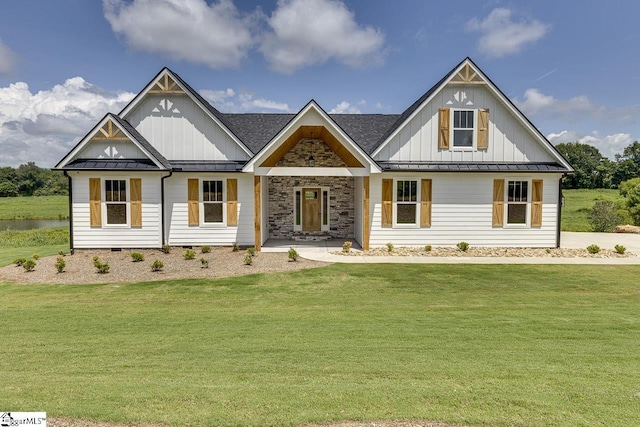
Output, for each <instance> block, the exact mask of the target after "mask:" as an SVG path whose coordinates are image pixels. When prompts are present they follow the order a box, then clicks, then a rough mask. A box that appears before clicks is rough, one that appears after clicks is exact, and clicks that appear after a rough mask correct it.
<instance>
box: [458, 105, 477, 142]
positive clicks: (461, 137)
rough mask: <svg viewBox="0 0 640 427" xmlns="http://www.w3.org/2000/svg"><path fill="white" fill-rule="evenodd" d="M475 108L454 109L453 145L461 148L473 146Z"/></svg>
mask: <svg viewBox="0 0 640 427" xmlns="http://www.w3.org/2000/svg"><path fill="white" fill-rule="evenodd" d="M474 116H475V112H474V110H454V111H453V146H454V147H459V148H472V147H473V134H474V131H475V127H474V119H475V117H474Z"/></svg>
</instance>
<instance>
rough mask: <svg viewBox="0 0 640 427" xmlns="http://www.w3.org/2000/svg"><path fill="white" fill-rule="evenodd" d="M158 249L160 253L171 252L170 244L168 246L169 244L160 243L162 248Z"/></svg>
mask: <svg viewBox="0 0 640 427" xmlns="http://www.w3.org/2000/svg"><path fill="white" fill-rule="evenodd" d="M160 251H161V252H162V253H165V254H169V253H171V246H169V245H162V249H160Z"/></svg>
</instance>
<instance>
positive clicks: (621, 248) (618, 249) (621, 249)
mask: <svg viewBox="0 0 640 427" xmlns="http://www.w3.org/2000/svg"><path fill="white" fill-rule="evenodd" d="M614 249H615V250H616V252H617V253H619V254H620V255H624V253H625V252H626V251H627V248H625V247H624V246H622V245H615V246H614Z"/></svg>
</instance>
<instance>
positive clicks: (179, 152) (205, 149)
mask: <svg viewBox="0 0 640 427" xmlns="http://www.w3.org/2000/svg"><path fill="white" fill-rule="evenodd" d="M125 119H127V120H128V121H129V123H131V125H132V126H133V127H134V128H136V130H137V131H138V132H140V134H142V136H144V137H145V138H146V139H147V141H149V142H150V143H151V145H153V146H154V147H155V148H156V150H158V151H159V152H160V154H162V155H163V156H164V157H166V158H167V159H171V160H247V159H248V158H249V156H248V155H247V153H245V152H244V150H242V148H241V147H240V146H239V145H238V144H237V143H236V142H235V141H234V140H233V139H232V138H231V137H230V136H229V134H227V132H226V131H225V130H224V129H223V128H221V127H220V126H218V124H216V123H215V122H214V121H213V119H211V117H210V116H209V115H208V114H207V113H206V112H205V111H204V110H203V109H202V108H200V107H199V106H198V105H197V104H196V103H195V102H193V101H192V100H191V98H189V97H188V96H186V95H171V96H164V95H147V97H146V98H145V99H144V100H142V102H140V104H139V105H138V106H136V108H135V109H133V110H132V111H131V112H129V114H127V116H126V117H125Z"/></svg>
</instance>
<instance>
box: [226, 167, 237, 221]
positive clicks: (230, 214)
mask: <svg viewBox="0 0 640 427" xmlns="http://www.w3.org/2000/svg"><path fill="white" fill-rule="evenodd" d="M227 225H238V180H237V179H235V178H234V179H228V180H227Z"/></svg>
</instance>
